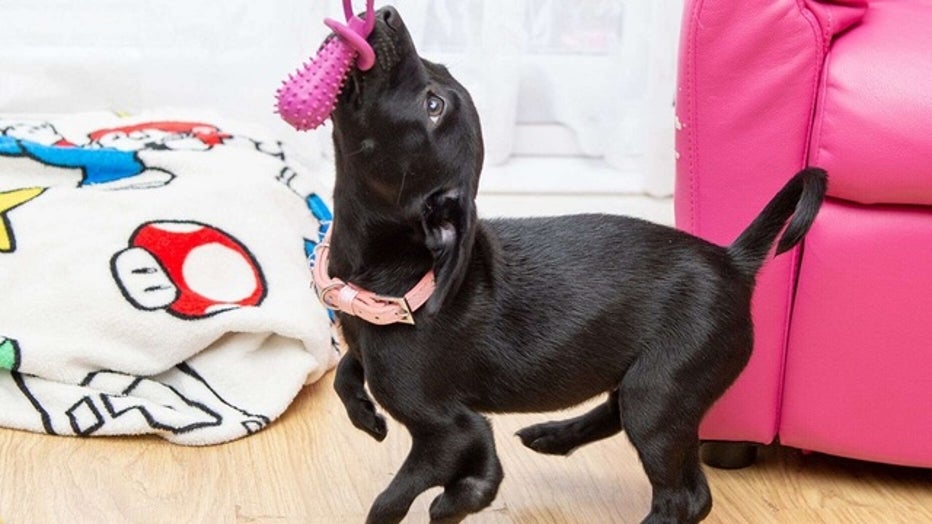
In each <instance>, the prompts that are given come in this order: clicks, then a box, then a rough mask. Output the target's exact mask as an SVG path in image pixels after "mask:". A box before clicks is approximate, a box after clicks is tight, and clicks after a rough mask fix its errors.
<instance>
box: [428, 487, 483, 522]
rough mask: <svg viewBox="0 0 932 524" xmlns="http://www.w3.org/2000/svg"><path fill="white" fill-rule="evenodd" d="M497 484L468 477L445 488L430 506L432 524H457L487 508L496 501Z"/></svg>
mask: <svg viewBox="0 0 932 524" xmlns="http://www.w3.org/2000/svg"><path fill="white" fill-rule="evenodd" d="M497 492H498V486H497V484H494V483H492V482H489V481H488V480H485V479H481V478H478V477H466V478H463V479H460V480H458V481H456V482H455V483H453V484H452V485H450V486H447V487H446V488H444V490H443V493H441V494H439V495H437V497H436V498H434V501H433V502H432V503H431V504H430V522H431V524H456V523H458V522H461V521H462V520H463V519H464V518H466V516H467V515H469V514H470V513H476V512H478V511H480V510H482V509H483V508H485V507H487V506H488V505H489V504H491V503H492V500H494V499H495V495H496V493H497Z"/></svg>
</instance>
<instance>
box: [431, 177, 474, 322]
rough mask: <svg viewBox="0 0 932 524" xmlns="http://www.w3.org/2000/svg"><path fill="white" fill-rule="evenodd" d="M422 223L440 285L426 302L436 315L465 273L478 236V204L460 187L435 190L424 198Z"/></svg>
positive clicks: (457, 286) (460, 282) (436, 277)
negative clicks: (425, 199)
mask: <svg viewBox="0 0 932 524" xmlns="http://www.w3.org/2000/svg"><path fill="white" fill-rule="evenodd" d="M421 224H422V226H423V227H424V237H425V244H426V245H427V249H429V250H430V252H431V255H433V257H434V278H435V279H436V282H437V288H436V289H435V290H434V294H433V295H431V297H430V299H429V300H428V301H427V304H426V306H425V310H426V311H427V313H428V314H430V315H433V314H435V313H436V312H437V311H439V310H440V307H441V306H442V305H443V303H444V302H445V301H446V298H447V297H448V296H450V295H453V294H455V293H456V290H457V289H459V287H460V284H462V283H463V278H464V277H465V276H466V269H467V267H468V266H469V257H470V254H471V253H472V245H473V242H474V241H475V238H476V204H475V202H474V201H473V199H472V198H471V197H470V195H468V194H466V192H464V191H462V190H459V189H453V190H449V191H443V192H438V193H434V194H433V195H431V196H430V197H428V198H427V201H426V202H425V205H424V211H423V215H422V218H421Z"/></svg>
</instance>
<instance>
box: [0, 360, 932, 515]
mask: <svg viewBox="0 0 932 524" xmlns="http://www.w3.org/2000/svg"><path fill="white" fill-rule="evenodd" d="M331 385H332V374H331V375H328V376H326V377H325V378H324V379H323V380H322V381H321V382H319V383H317V384H315V385H312V386H309V387H308V388H306V389H305V391H304V392H303V393H302V394H301V395H300V396H299V398H298V399H297V400H296V402H295V403H294V404H293V405H292V406H291V408H290V409H289V410H288V411H287V412H286V414H285V415H284V416H283V417H282V418H281V419H280V420H279V421H277V422H275V423H274V424H272V425H271V426H270V427H269V428H267V429H266V430H264V431H262V432H261V433H259V434H257V435H254V436H251V437H248V438H245V439H243V440H240V441H236V442H233V443H230V444H226V445H222V446H214V447H209V448H186V447H180V446H177V445H172V444H168V443H166V442H164V441H162V440H160V439H158V438H148V437H147V438H100V439H77V438H68V437H48V436H44V435H36V434H31V433H24V432H17V431H10V430H0V522H2V524H19V523H24V524H25V523H72V522H87V523H110V522H114V523H123V522H129V523H135V522H142V523H147V522H170V523H187V522H194V523H200V522H209V523H212V522H221V523H270V524H279V523H342V522H363V520H364V518H365V514H366V510H367V508H368V506H369V503H370V502H371V501H372V500H373V498H374V497H375V496H376V495H377V494H378V492H379V491H380V490H381V488H382V487H383V486H384V485H385V484H386V483H387V482H388V481H389V479H390V478H391V476H392V473H393V472H394V470H395V469H396V468H397V467H398V466H399V465H400V464H401V461H402V460H403V458H404V456H405V454H406V451H407V447H408V443H409V440H408V437H407V435H406V433H405V432H404V430H403V428H401V427H400V426H398V425H396V424H392V425H390V429H389V436H388V438H387V439H386V441H385V442H383V443H381V444H379V443H376V442H375V441H373V440H371V439H370V438H369V437H367V436H366V435H364V434H362V433H361V432H359V431H357V430H355V429H354V428H352V427H351V426H350V424H349V422H348V421H347V420H346V418H345V416H344V414H343V410H342V406H341V405H340V403H339V401H338V400H337V398H336V396H335V394H334V393H333V392H332V390H331ZM0 409H2V407H0ZM575 411H578V410H575ZM563 415H566V414H563ZM545 418H546V417H545V416H537V415H535V416H525V415H522V416H500V417H494V418H493V423H494V426H495V428H496V432H497V439H498V441H497V445H498V450H499V453H500V455H501V457H502V462H503V464H504V468H505V475H506V476H505V482H504V483H503V485H502V488H501V490H500V491H499V495H498V498H497V499H496V500H495V502H494V503H493V504H492V506H491V507H490V508H488V509H487V510H485V511H484V512H482V513H480V514H478V515H476V516H474V517H472V518H470V519H468V520H467V522H474V523H585V524H599V523H625V522H638V521H639V520H640V519H641V518H642V517H643V516H644V514H645V513H646V511H647V508H648V506H649V501H650V486H649V485H648V483H647V480H646V479H645V477H644V475H643V473H642V471H641V468H640V465H639V463H638V460H637V457H636V456H635V453H634V451H633V449H632V448H631V447H630V445H629V444H628V442H627V440H626V439H625V438H624V437H616V438H613V439H610V440H607V441H604V442H600V443H596V444H593V445H591V446H589V447H586V448H583V449H580V450H578V451H577V452H576V453H575V454H573V455H572V456H571V457H569V458H562V457H546V456H539V455H536V454H535V453H533V452H531V451H530V450H527V449H525V448H523V447H522V446H521V444H520V442H519V441H518V440H517V438H516V437H514V436H513V434H514V432H515V431H516V430H517V429H519V428H521V427H523V426H524V425H527V424H530V423H534V422H538V421H541V420H544V419H545ZM926 437H928V436H926ZM707 471H708V476H709V481H710V483H711V486H712V492H713V496H714V499H715V506H714V508H713V510H712V514H711V515H710V517H709V518H708V519H707V521H706V522H721V523H769V522H787V523H803V522H857V523H860V522H869V523H873V522H876V523H897V522H902V523H910V524H914V523H921V522H932V471H930V470H919V469H908V468H897V467H891V466H883V465H876V464H867V463H862V462H856V461H850V460H843V459H837V458H831V457H827V456H822V455H817V454H813V455H805V456H804V455H802V454H800V453H798V452H796V451H792V450H787V449H782V448H777V447H771V448H767V449H765V450H764V451H763V453H762V456H761V459H760V461H759V462H758V464H757V465H755V466H754V467H751V468H748V469H745V470H739V471H718V470H712V469H709V470H707ZM437 493H438V491H437V490H433V491H430V492H428V494H425V495H424V496H422V497H421V498H419V499H418V500H417V501H416V502H415V505H414V507H413V508H412V511H411V513H410V515H409V518H408V520H407V522H416V523H418V522H427V521H428V518H427V507H428V504H429V503H430V500H431V499H432V498H433V496H434V495H436V494H437Z"/></svg>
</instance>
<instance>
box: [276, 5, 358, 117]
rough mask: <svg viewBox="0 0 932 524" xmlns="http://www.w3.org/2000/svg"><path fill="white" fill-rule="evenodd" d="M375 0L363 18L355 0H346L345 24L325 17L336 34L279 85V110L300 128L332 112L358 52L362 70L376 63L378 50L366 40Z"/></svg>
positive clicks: (344, 6)
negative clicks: (354, 6)
mask: <svg viewBox="0 0 932 524" xmlns="http://www.w3.org/2000/svg"><path fill="white" fill-rule="evenodd" d="M373 1H374V0H367V2H366V19H365V20H363V19H361V18H359V17H358V16H356V15H354V14H353V5H352V0H343V12H344V13H345V14H346V24H342V23H340V22H337V21H336V20H333V19H331V18H327V19H326V20H324V24H326V25H327V27H329V28H330V29H331V30H332V31H333V32H334V36H333V37H332V38H330V39H328V40H327V41H326V42H324V45H323V46H321V48H320V50H319V51H317V55H316V56H315V57H314V58H313V59H312V60H311V61H310V63H306V64H304V67H303V68H301V69H298V70H297V71H296V72H295V73H294V74H291V75H288V80H285V81H283V82H282V86H281V87H280V88H278V92H277V93H276V98H277V99H278V113H279V114H280V115H281V117H282V118H283V119H284V120H285V122H288V123H289V124H291V125H292V127H294V128H295V129H297V130H298V131H307V130H309V129H315V128H317V127H318V126H319V125H321V124H322V123H323V122H324V120H326V119H327V118H328V117H329V116H330V113H332V112H333V108H334V107H335V106H336V103H337V96H338V95H339V94H340V90H341V89H342V88H343V84H344V83H345V82H346V77H347V75H348V74H349V72H350V68H352V67H353V62H354V61H357V57H356V55H357V54H358V55H359V58H358V61H357V64H356V67H358V68H359V69H360V70H361V71H366V70H368V69H369V68H371V67H372V66H373V64H375V52H374V51H373V50H372V46H370V45H369V43H368V42H366V38H367V37H368V36H369V34H370V33H371V32H372V28H373V27H375V16H374V14H373Z"/></svg>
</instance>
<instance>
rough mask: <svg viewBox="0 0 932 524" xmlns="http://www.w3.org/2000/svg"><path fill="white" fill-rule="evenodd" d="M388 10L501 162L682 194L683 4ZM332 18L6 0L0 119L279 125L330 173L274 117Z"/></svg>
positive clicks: (284, 6)
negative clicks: (678, 74) (551, 165)
mask: <svg viewBox="0 0 932 524" xmlns="http://www.w3.org/2000/svg"><path fill="white" fill-rule="evenodd" d="M354 3H355V7H356V10H357V11H361V10H363V8H364V5H365V2H364V1H363V0H356V1H355V2H354ZM386 3H391V4H394V5H395V6H396V7H397V8H398V10H399V11H400V12H401V14H402V16H403V18H404V19H405V21H406V23H407V24H408V26H409V28H410V32H411V34H412V35H413V37H414V38H415V40H416V42H415V43H416V44H417V45H418V48H419V50H420V52H421V54H422V55H424V56H425V57H427V58H429V59H432V60H434V61H438V62H443V63H446V64H447V65H448V66H449V67H450V68H451V70H452V71H453V73H454V74H455V75H456V76H457V77H458V78H459V79H460V81H461V82H462V83H463V84H464V85H466V87H467V88H469V89H470V91H471V92H472V94H473V98H474V99H475V100H476V103H477V106H478V107H479V111H480V115H481V117H482V121H483V126H484V134H485V139H486V142H487V161H488V163H489V164H490V165H497V164H502V163H504V162H507V161H508V160H509V159H510V158H513V156H514V155H522V156H527V155H555V154H556V155H565V156H574V155H575V156H583V157H591V158H594V159H596V160H597V161H600V162H604V163H606V164H607V165H609V166H611V167H612V168H614V169H615V170H617V171H618V172H619V173H621V174H623V173H638V174H645V175H646V176H644V177H643V180H644V181H645V182H644V186H645V187H644V189H645V190H646V191H648V192H651V193H656V194H666V193H669V192H670V191H671V189H672V181H673V155H674V153H673V134H672V133H673V131H672V129H673V108H672V104H673V98H674V76H675V75H674V71H675V57H676V41H677V35H678V26H679V20H680V10H681V9H682V0H534V1H531V0H384V1H381V0H380V1H377V2H376V5H377V6H380V5H384V4H386ZM325 16H330V17H333V18H338V19H339V18H342V16H343V10H342V2H341V1H340V0H276V1H275V2H255V1H254V0H200V1H198V2H190V1H186V0H161V1H160V2H157V3H140V2H127V1H125V0H82V1H81V2H72V1H67V0H0V76H2V78H0V111H2V112H16V111H28V112H43V113H44V112H61V111H80V110H89V109H94V110H100V109H106V110H120V111H130V112H133V111H139V110H145V109H151V108H155V107H163V106H166V105H169V106H192V105H193V106H196V107H198V108H204V109H209V110H215V111H219V112H223V113H228V114H230V115H232V116H237V117H247V118H250V119H253V120H257V121H259V122H260V123H263V124H268V125H269V126H270V127H273V128H275V129H277V131H279V132H280V133H281V134H282V136H285V137H293V138H294V140H295V141H296V142H297V144H298V145H299V149H300V150H301V151H302V153H303V155H304V156H306V157H308V158H309V159H311V160H313V157H314V156H315V155H317V156H320V157H321V160H322V161H323V162H322V163H321V165H326V161H327V159H326V156H327V155H328V150H329V148H330V139H329V136H328V133H310V134H304V135H300V136H297V137H295V134H294V133H293V132H291V131H290V130H289V129H287V128H286V126H285V125H284V124H282V123H281V122H280V121H277V119H276V117H275V116H274V115H273V114H272V111H271V109H272V105H273V102H274V90H275V88H276V87H277V84H278V80H279V79H280V78H282V77H284V76H286V75H287V73H288V72H290V71H292V70H294V69H295V68H296V67H297V66H298V65H299V64H300V62H301V61H302V60H304V59H306V58H307V57H308V56H309V55H311V54H313V53H314V52H315V51H316V49H317V46H318V45H319V44H320V42H321V40H322V39H323V38H324V36H326V33H327V32H328V30H327V28H326V27H325V26H324V25H323V23H322V20H323V18H324V17H325Z"/></svg>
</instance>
